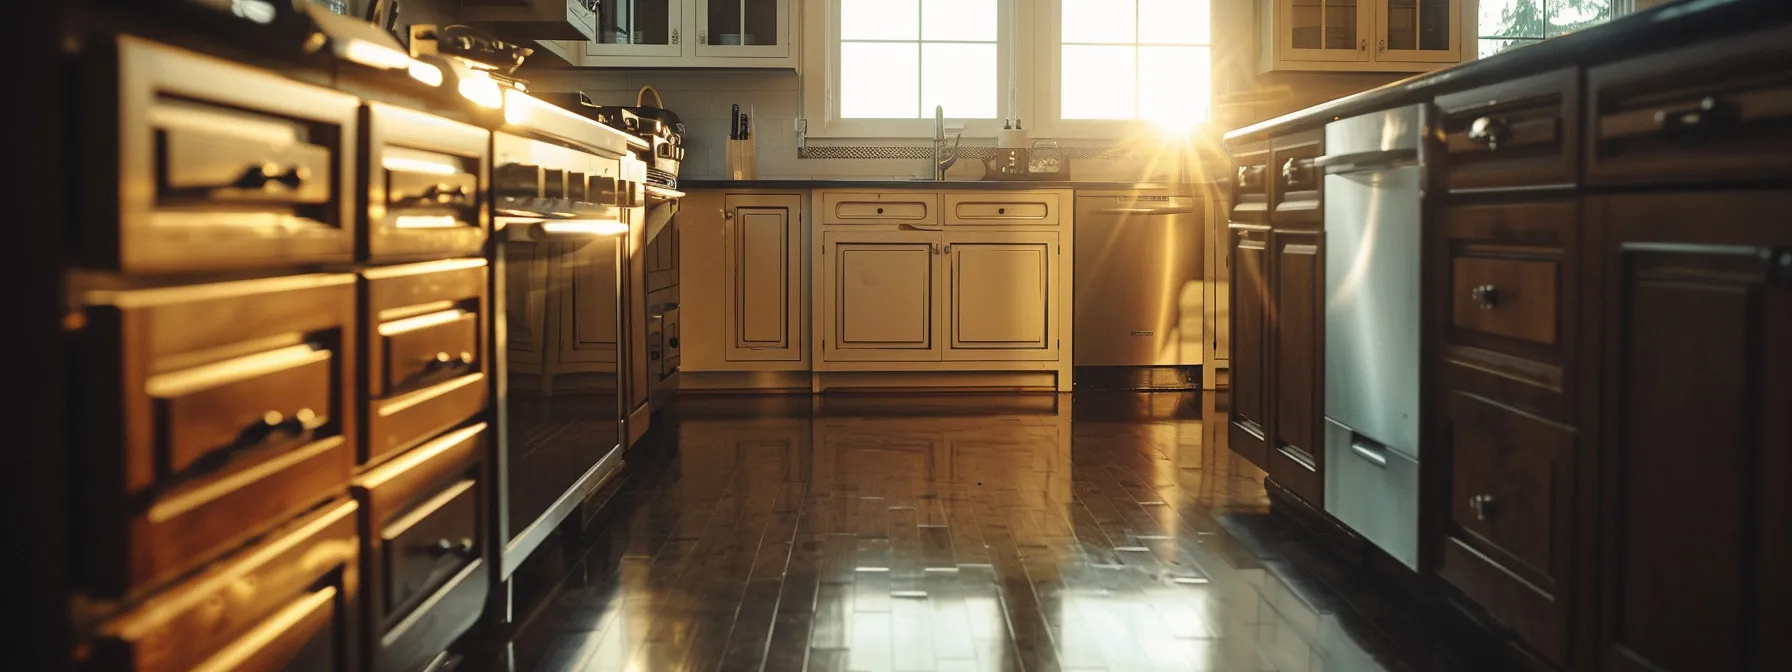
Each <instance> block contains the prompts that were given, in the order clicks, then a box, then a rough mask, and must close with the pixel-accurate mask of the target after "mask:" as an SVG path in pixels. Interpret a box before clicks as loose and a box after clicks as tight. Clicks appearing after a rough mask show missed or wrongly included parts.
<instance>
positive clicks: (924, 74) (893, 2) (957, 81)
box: [838, 0, 1006, 119]
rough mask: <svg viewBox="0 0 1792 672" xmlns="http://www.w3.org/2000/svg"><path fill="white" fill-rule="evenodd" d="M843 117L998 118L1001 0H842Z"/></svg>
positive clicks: (1002, 89) (841, 74) (840, 62)
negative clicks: (940, 112)
mask: <svg viewBox="0 0 1792 672" xmlns="http://www.w3.org/2000/svg"><path fill="white" fill-rule="evenodd" d="M839 2H840V43H839V44H840V57H839V61H838V63H839V92H840V107H839V116H840V118H841V119H920V118H926V119H931V118H933V111H934V107H935V106H940V107H942V108H944V109H945V113H946V115H948V116H950V117H953V118H955V119H994V118H996V117H997V116H999V112H998V107H999V106H998V104H997V101H998V99H999V97H1000V95H1001V93H1002V92H1003V91H1004V90H1006V87H1003V86H1001V85H1000V83H999V81H998V76H997V69H998V59H997V56H996V54H997V44H998V40H997V33H998V26H999V25H1000V24H999V22H998V21H997V16H996V15H997V11H996V9H997V8H996V4H997V3H996V0H839Z"/></svg>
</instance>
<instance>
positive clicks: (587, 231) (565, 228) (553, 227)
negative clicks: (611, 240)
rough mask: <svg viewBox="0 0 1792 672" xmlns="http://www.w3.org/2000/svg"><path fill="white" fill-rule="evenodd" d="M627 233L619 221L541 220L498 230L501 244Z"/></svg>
mask: <svg viewBox="0 0 1792 672" xmlns="http://www.w3.org/2000/svg"><path fill="white" fill-rule="evenodd" d="M625 233H628V224H627V223H624V222H623V221H622V220H619V219H543V220H535V221H523V222H510V223H507V224H505V225H504V227H503V228H500V229H498V235H499V238H500V240H501V241H503V242H543V241H551V240H582V239H589V238H607V237H614V236H620V235H622V234H625Z"/></svg>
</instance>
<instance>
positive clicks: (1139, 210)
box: [1071, 190, 1206, 366]
mask: <svg viewBox="0 0 1792 672" xmlns="http://www.w3.org/2000/svg"><path fill="white" fill-rule="evenodd" d="M1170 193H1171V192H1169V191H1167V190H1164V191H1130V190H1129V191H1079V192H1077V195H1076V219H1075V223H1076V258H1075V260H1074V261H1075V266H1074V268H1072V281H1071V287H1072V291H1073V293H1074V295H1075V296H1074V300H1075V304H1074V312H1073V314H1072V318H1073V320H1074V328H1075V331H1074V332H1073V333H1074V338H1073V339H1072V342H1073V352H1072V360H1071V361H1072V363H1073V364H1075V365H1076V366H1195V365H1199V364H1201V358H1202V340H1201V339H1202V338H1203V334H1202V314H1201V313H1202V307H1203V305H1204V302H1205V297H1204V293H1205V292H1204V291H1203V290H1204V286H1203V285H1202V280H1201V269H1202V266H1203V262H1204V258H1205V256H1206V251H1205V243H1204V238H1205V237H1206V236H1205V227H1204V226H1203V224H1204V218H1205V216H1206V207H1205V205H1204V204H1203V203H1201V202H1200V201H1199V200H1198V199H1196V198H1194V197H1193V196H1186V195H1170Z"/></svg>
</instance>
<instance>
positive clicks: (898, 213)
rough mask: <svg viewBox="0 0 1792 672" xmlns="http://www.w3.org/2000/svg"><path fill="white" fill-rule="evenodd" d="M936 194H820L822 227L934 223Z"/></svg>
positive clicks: (935, 221)
mask: <svg viewBox="0 0 1792 672" xmlns="http://www.w3.org/2000/svg"><path fill="white" fill-rule="evenodd" d="M939 203H940V201H939V195H938V194H933V193H888V194H876V193H823V194H822V196H821V204H822V205H821V216H822V223H824V224H902V223H906V224H919V225H927V224H936V223H938V222H939V209H940V208H939Z"/></svg>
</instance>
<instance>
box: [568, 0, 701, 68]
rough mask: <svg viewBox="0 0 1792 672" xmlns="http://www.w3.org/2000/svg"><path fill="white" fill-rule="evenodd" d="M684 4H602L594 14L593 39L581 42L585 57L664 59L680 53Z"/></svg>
mask: <svg viewBox="0 0 1792 672" xmlns="http://www.w3.org/2000/svg"><path fill="white" fill-rule="evenodd" d="M684 3H685V0H637V1H634V2H604V3H600V4H599V6H598V11H597V39H596V40H595V41H588V42H581V43H579V44H582V45H584V46H583V49H584V50H585V55H586V56H596V57H606V58H608V57H618V56H621V57H640V58H656V59H664V58H666V57H670V56H679V55H682V54H683V53H684V45H683V44H681V43H682V42H683V39H682V38H683V37H684V36H683V35H682V34H681V32H682V31H681V29H682V28H683V27H684Z"/></svg>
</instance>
